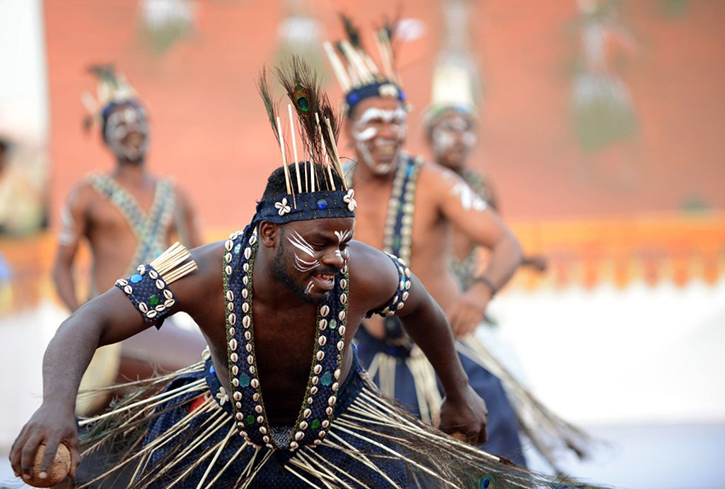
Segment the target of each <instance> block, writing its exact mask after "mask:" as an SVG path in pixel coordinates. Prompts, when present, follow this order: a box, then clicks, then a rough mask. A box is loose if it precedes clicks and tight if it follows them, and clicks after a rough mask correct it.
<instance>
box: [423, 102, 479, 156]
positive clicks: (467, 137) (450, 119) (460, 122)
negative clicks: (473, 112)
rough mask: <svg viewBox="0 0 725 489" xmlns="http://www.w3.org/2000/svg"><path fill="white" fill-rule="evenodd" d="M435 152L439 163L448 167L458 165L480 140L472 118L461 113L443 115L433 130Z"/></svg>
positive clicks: (432, 137)
mask: <svg viewBox="0 0 725 489" xmlns="http://www.w3.org/2000/svg"><path fill="white" fill-rule="evenodd" d="M431 139H432V142H433V154H434V156H435V160H436V162H437V163H439V164H442V165H444V166H447V167H458V166H461V165H463V164H464V163H465V161H464V160H465V159H466V157H467V156H468V154H469V153H470V151H471V150H472V149H473V147H474V146H475V145H476V143H477V142H478V138H477V136H476V133H475V131H474V127H473V123H472V122H471V120H470V118H469V117H468V116H466V115H464V114H460V113H455V112H454V113H450V114H446V115H444V116H443V117H441V118H440V119H439V120H438V121H437V122H436V123H435V125H434V127H433V130H432V132H431Z"/></svg>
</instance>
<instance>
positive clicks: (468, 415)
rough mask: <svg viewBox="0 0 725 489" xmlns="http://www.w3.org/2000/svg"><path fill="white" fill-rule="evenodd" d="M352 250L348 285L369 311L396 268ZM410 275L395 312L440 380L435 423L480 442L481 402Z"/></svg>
mask: <svg viewBox="0 0 725 489" xmlns="http://www.w3.org/2000/svg"><path fill="white" fill-rule="evenodd" d="M355 251H356V252H357V253H356V255H357V256H356V262H357V265H354V266H353V267H351V270H355V276H354V277H353V279H354V280H355V282H354V285H355V287H356V289H357V290H358V291H359V292H356V293H357V294H359V295H362V296H365V297H367V298H368V300H370V301H371V302H370V303H369V304H370V305H371V306H372V307H370V310H375V309H379V308H380V307H381V306H384V305H385V304H386V303H387V302H388V300H389V299H390V298H391V297H392V296H393V294H394V293H395V291H396V288H397V287H398V285H399V275H398V270H397V269H396V267H395V265H394V263H393V261H392V260H391V259H390V258H389V257H388V256H386V255H385V254H384V253H382V252H380V251H378V250H375V249H373V248H371V247H369V246H367V245H364V244H362V243H359V242H356V243H355ZM360 255H362V256H360ZM360 262H362V264H360ZM410 279H411V286H410V289H409V290H408V292H409V296H408V299H407V300H406V301H405V306H404V307H403V308H402V309H400V310H398V312H397V315H398V316H399V317H400V320H401V322H402V323H403V327H404V328H405V330H406V332H407V333H408V335H409V336H410V337H411V339H412V340H413V341H415V343H416V344H417V345H418V346H419V347H420V349H421V350H422V351H423V353H424V354H425V356H426V357H427V358H428V360H429V361H430V363H431V365H433V368H434V369H435V372H436V375H437V376H438V378H439V379H440V381H441V384H442V385H443V390H444V391H445V394H446V400H445V402H444V406H443V407H442V408H441V426H440V427H441V429H442V430H443V431H445V432H448V433H454V432H461V433H463V434H464V435H465V436H466V439H467V440H468V441H469V442H471V443H474V444H478V443H483V441H485V437H486V431H485V423H486V421H485V420H486V408H485V404H484V403H483V400H482V399H481V398H480V397H479V396H478V395H477V394H476V393H475V392H473V390H472V389H471V387H470V386H469V385H468V377H467V375H466V373H465V371H464V370H463V367H462V366H461V362H460V360H459V359H458V355H457V354H456V349H455V346H454V343H453V336H452V334H451V329H450V327H449V325H448V321H447V320H446V316H445V314H443V311H442V310H441V308H440V306H438V304H437V303H436V302H435V301H434V300H433V298H432V297H431V296H430V294H428V291H427V290H426V289H425V287H423V284H421V283H420V281H419V280H418V278H417V277H416V276H415V275H413V274H411V277H410ZM351 287H352V284H351Z"/></svg>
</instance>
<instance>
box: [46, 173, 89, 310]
mask: <svg viewBox="0 0 725 489" xmlns="http://www.w3.org/2000/svg"><path fill="white" fill-rule="evenodd" d="M88 205H89V201H88V192H87V189H86V188H85V187H80V188H77V189H75V190H74V191H73V192H72V193H71V195H70V197H69V198H68V201H67V202H66V204H65V206H63V209H61V214H60V218H61V230H60V233H59V235H58V251H57V253H56V258H55V264H54V265H53V282H54V283H55V290H56V293H57V294H58V296H59V297H60V299H61V300H62V301H63V303H64V304H65V305H66V307H68V309H70V311H71V312H73V311H75V310H76V309H78V298H77V297H76V288H75V280H74V278H73V263H74V262H75V258H76V254H77V253H78V246H79V244H80V241H81V239H82V238H83V236H84V235H85V233H86V229H87V226H88V223H87V212H86V210H87V208H88Z"/></svg>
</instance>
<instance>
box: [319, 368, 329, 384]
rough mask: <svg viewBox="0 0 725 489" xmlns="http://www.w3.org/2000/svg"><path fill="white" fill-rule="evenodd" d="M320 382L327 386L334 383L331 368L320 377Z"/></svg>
mask: <svg viewBox="0 0 725 489" xmlns="http://www.w3.org/2000/svg"><path fill="white" fill-rule="evenodd" d="M320 383H321V384H322V385H325V386H327V385H330V384H332V374H330V371H329V370H328V371H327V372H325V373H324V374H322V377H320Z"/></svg>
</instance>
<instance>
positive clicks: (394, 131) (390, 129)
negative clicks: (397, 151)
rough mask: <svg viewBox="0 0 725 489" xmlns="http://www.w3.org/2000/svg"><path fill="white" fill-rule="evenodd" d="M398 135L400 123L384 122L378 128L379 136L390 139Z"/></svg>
mask: <svg viewBox="0 0 725 489" xmlns="http://www.w3.org/2000/svg"><path fill="white" fill-rule="evenodd" d="M397 136H398V124H393V123H391V122H384V123H382V124H380V128H379V129H378V137H380V138H384V139H390V138H394V137H397Z"/></svg>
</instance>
